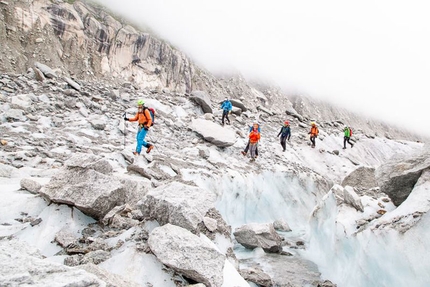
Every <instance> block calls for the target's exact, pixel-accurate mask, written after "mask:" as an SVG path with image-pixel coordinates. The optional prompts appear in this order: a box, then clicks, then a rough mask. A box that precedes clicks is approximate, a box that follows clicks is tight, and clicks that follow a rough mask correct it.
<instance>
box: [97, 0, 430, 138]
mask: <svg viewBox="0 0 430 287" xmlns="http://www.w3.org/2000/svg"><path fill="white" fill-rule="evenodd" d="M99 2H100V3H102V4H103V5H105V6H107V7H109V8H110V9H111V10H112V11H113V12H114V13H116V14H117V15H123V16H126V18H128V19H132V20H133V22H134V23H137V24H140V25H142V27H143V26H144V27H146V28H149V29H150V31H152V32H155V33H156V34H157V35H158V36H159V37H161V38H163V39H165V40H167V41H169V42H170V43H171V44H173V45H174V46H175V47H177V48H178V49H180V50H182V51H184V52H185V53H186V54H187V55H189V56H190V57H191V58H192V59H193V60H194V61H196V62H197V63H198V64H200V65H202V66H203V67H205V68H207V69H208V70H209V71H211V72H213V73H216V74H217V73H230V72H234V71H240V72H241V73H242V74H243V75H244V76H245V77H246V78H248V79H255V78H258V79H262V80H270V81H273V82H274V83H275V84H278V85H279V86H281V87H282V88H283V89H285V90H286V91H287V92H290V93H295V94H303V95H308V96H311V97H314V98H317V99H322V100H328V101H329V102H332V103H335V104H337V105H339V106H342V107H347V108H348V109H350V110H352V111H355V112H358V113H360V114H363V115H365V116H368V117H371V118H376V119H381V120H383V121H385V122H388V123H391V124H394V125H396V126H400V127H404V128H406V129H408V130H413V131H415V132H419V133H424V134H426V135H430V131H428V130H426V129H423V124H424V123H425V122H426V120H427V118H426V114H427V105H426V101H425V100H426V98H427V97H428V95H429V94H430V85H429V81H428V79H429V78H430V53H429V52H428V51H430V38H429V37H428V35H429V34H430V18H429V17H428V15H427V14H428V13H427V11H429V10H428V8H429V6H430V4H428V2H426V1H412V2H407V3H406V2H404V1H387V0H382V1H370V0H365V1H359V2H351V1H340V0H339V1H336V0H329V1H316V0H307V1H289V0H287V1H264V2H261V1H254V0H251V1H226V0H220V1H210V2H209V1H197V0H185V1H174V0H162V1H147V0H122V1H117V0H103V1H101V0H99Z"/></svg>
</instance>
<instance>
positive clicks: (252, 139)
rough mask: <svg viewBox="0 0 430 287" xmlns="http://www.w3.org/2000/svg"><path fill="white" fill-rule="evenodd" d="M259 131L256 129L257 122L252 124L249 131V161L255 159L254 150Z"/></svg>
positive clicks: (258, 138)
mask: <svg viewBox="0 0 430 287" xmlns="http://www.w3.org/2000/svg"><path fill="white" fill-rule="evenodd" d="M260 137H261V136H260V132H259V131H258V124H257V123H254V124H253V125H252V130H251V132H250V133H249V151H250V153H251V161H255V157H256V155H255V151H256V149H257V145H258V141H259V140H260Z"/></svg>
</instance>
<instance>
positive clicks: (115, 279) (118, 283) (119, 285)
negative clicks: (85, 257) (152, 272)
mask: <svg viewBox="0 0 430 287" xmlns="http://www.w3.org/2000/svg"><path fill="white" fill-rule="evenodd" d="M77 268H79V269H82V270H85V271H86V272H88V273H91V274H94V275H95V276H97V277H98V278H99V279H100V280H103V281H104V282H106V287H139V286H141V285H139V284H137V283H135V282H131V281H128V280H127V279H126V278H123V277H122V276H120V275H117V274H112V273H109V272H107V271H106V270H105V269H103V268H101V267H98V266H97V265H95V264H92V263H88V264H84V265H79V266H78V267H77Z"/></svg>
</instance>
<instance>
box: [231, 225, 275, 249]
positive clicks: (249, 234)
mask: <svg viewBox="0 0 430 287" xmlns="http://www.w3.org/2000/svg"><path fill="white" fill-rule="evenodd" d="M233 234H234V237H235V238H236V240H237V242H239V243H240V244H242V245H243V246H244V247H245V248H249V249H254V248H257V247H261V248H263V250H264V251H266V252H268V253H278V252H280V251H282V247H281V243H282V238H281V236H279V235H278V233H276V231H275V228H274V227H273V224H271V223H251V224H246V225H243V226H241V227H238V228H236V229H235V231H234V233H233Z"/></svg>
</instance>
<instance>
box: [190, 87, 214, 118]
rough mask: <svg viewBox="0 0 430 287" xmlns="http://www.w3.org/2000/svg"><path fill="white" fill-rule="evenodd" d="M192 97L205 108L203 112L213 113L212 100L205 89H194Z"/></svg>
mask: <svg viewBox="0 0 430 287" xmlns="http://www.w3.org/2000/svg"><path fill="white" fill-rule="evenodd" d="M190 99H191V100H193V101H195V102H196V103H197V104H198V105H200V107H201V108H202V110H203V113H209V114H212V107H211V106H212V102H211V99H210V97H209V95H208V94H207V93H206V92H204V91H193V92H192V93H191V96H190Z"/></svg>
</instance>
